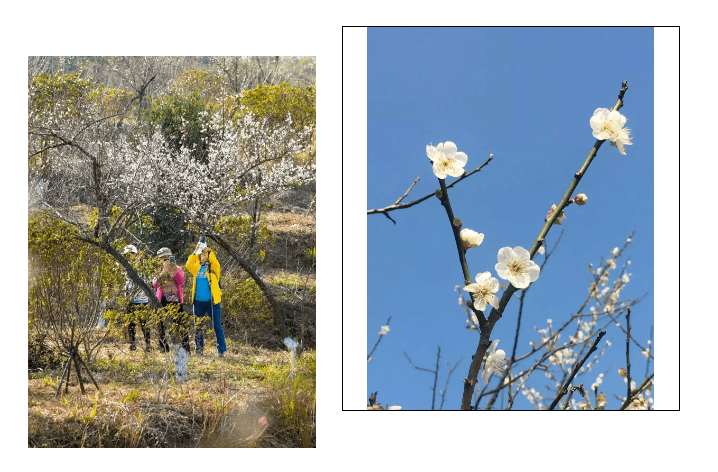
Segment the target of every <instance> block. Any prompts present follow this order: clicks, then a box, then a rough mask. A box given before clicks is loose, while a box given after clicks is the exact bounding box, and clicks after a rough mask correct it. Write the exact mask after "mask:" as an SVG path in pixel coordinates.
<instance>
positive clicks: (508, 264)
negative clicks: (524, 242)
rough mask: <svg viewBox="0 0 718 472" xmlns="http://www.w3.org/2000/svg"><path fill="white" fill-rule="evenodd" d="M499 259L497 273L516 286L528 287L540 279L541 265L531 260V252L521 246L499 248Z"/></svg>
mask: <svg viewBox="0 0 718 472" xmlns="http://www.w3.org/2000/svg"><path fill="white" fill-rule="evenodd" d="M498 260H499V262H498V264H496V266H495V268H496V273H497V274H498V275H499V277H501V278H502V279H506V280H508V281H509V282H511V285H513V286H514V287H516V288H527V287H528V286H529V285H530V284H531V282H534V281H536V279H538V277H539V273H540V272H541V269H540V268H539V266H538V265H536V263H535V262H534V261H532V260H531V254H530V253H529V252H528V251H527V250H526V249H524V248H522V247H520V246H516V247H515V248H513V249H511V248H510V247H502V248H501V249H499V255H498Z"/></svg>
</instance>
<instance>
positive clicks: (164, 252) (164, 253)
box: [157, 247, 172, 257]
mask: <svg viewBox="0 0 718 472" xmlns="http://www.w3.org/2000/svg"><path fill="white" fill-rule="evenodd" d="M171 255H172V251H170V249H169V248H167V247H163V248H160V250H159V251H157V257H162V256H171Z"/></svg>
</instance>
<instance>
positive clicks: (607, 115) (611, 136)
mask: <svg viewBox="0 0 718 472" xmlns="http://www.w3.org/2000/svg"><path fill="white" fill-rule="evenodd" d="M589 123H590V124H591V128H592V129H593V137H594V138H596V139H601V140H605V139H608V140H609V141H611V145H612V146H616V147H618V152H620V153H621V154H623V155H624V156H625V155H626V148H625V147H624V146H630V145H632V144H633V143H632V142H631V139H632V138H631V136H630V132H631V130H630V129H628V128H624V125H625V124H626V117H625V116H623V115H621V114H620V113H619V112H618V111H617V110H611V111H609V110H608V109H607V108H596V110H595V111H594V112H593V116H592V117H591V119H590V121H589Z"/></svg>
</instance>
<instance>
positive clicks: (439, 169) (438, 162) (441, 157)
mask: <svg viewBox="0 0 718 472" xmlns="http://www.w3.org/2000/svg"><path fill="white" fill-rule="evenodd" d="M426 155H427V157H428V158H429V159H430V160H431V162H432V163H433V170H434V175H436V176H437V177H438V178H440V179H445V178H446V176H447V175H450V176H452V177H459V176H461V174H463V173H464V166H465V165H466V161H467V160H468V156H467V155H466V154H464V153H463V152H458V150H457V147H456V144H454V143H452V142H451V141H446V142H445V143H439V144H438V145H437V146H436V147H434V146H431V145H428V146H426Z"/></svg>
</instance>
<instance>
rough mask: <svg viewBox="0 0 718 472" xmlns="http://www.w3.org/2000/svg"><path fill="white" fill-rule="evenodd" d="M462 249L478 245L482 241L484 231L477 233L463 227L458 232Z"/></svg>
mask: <svg viewBox="0 0 718 472" xmlns="http://www.w3.org/2000/svg"><path fill="white" fill-rule="evenodd" d="M459 235H460V236H461V243H462V244H463V245H464V249H470V248H472V247H476V246H478V245H480V244H481V243H482V242H483V241H484V233H477V232H476V231H474V230H472V229H467V228H464V229H462V230H461V232H460V233H459Z"/></svg>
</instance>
